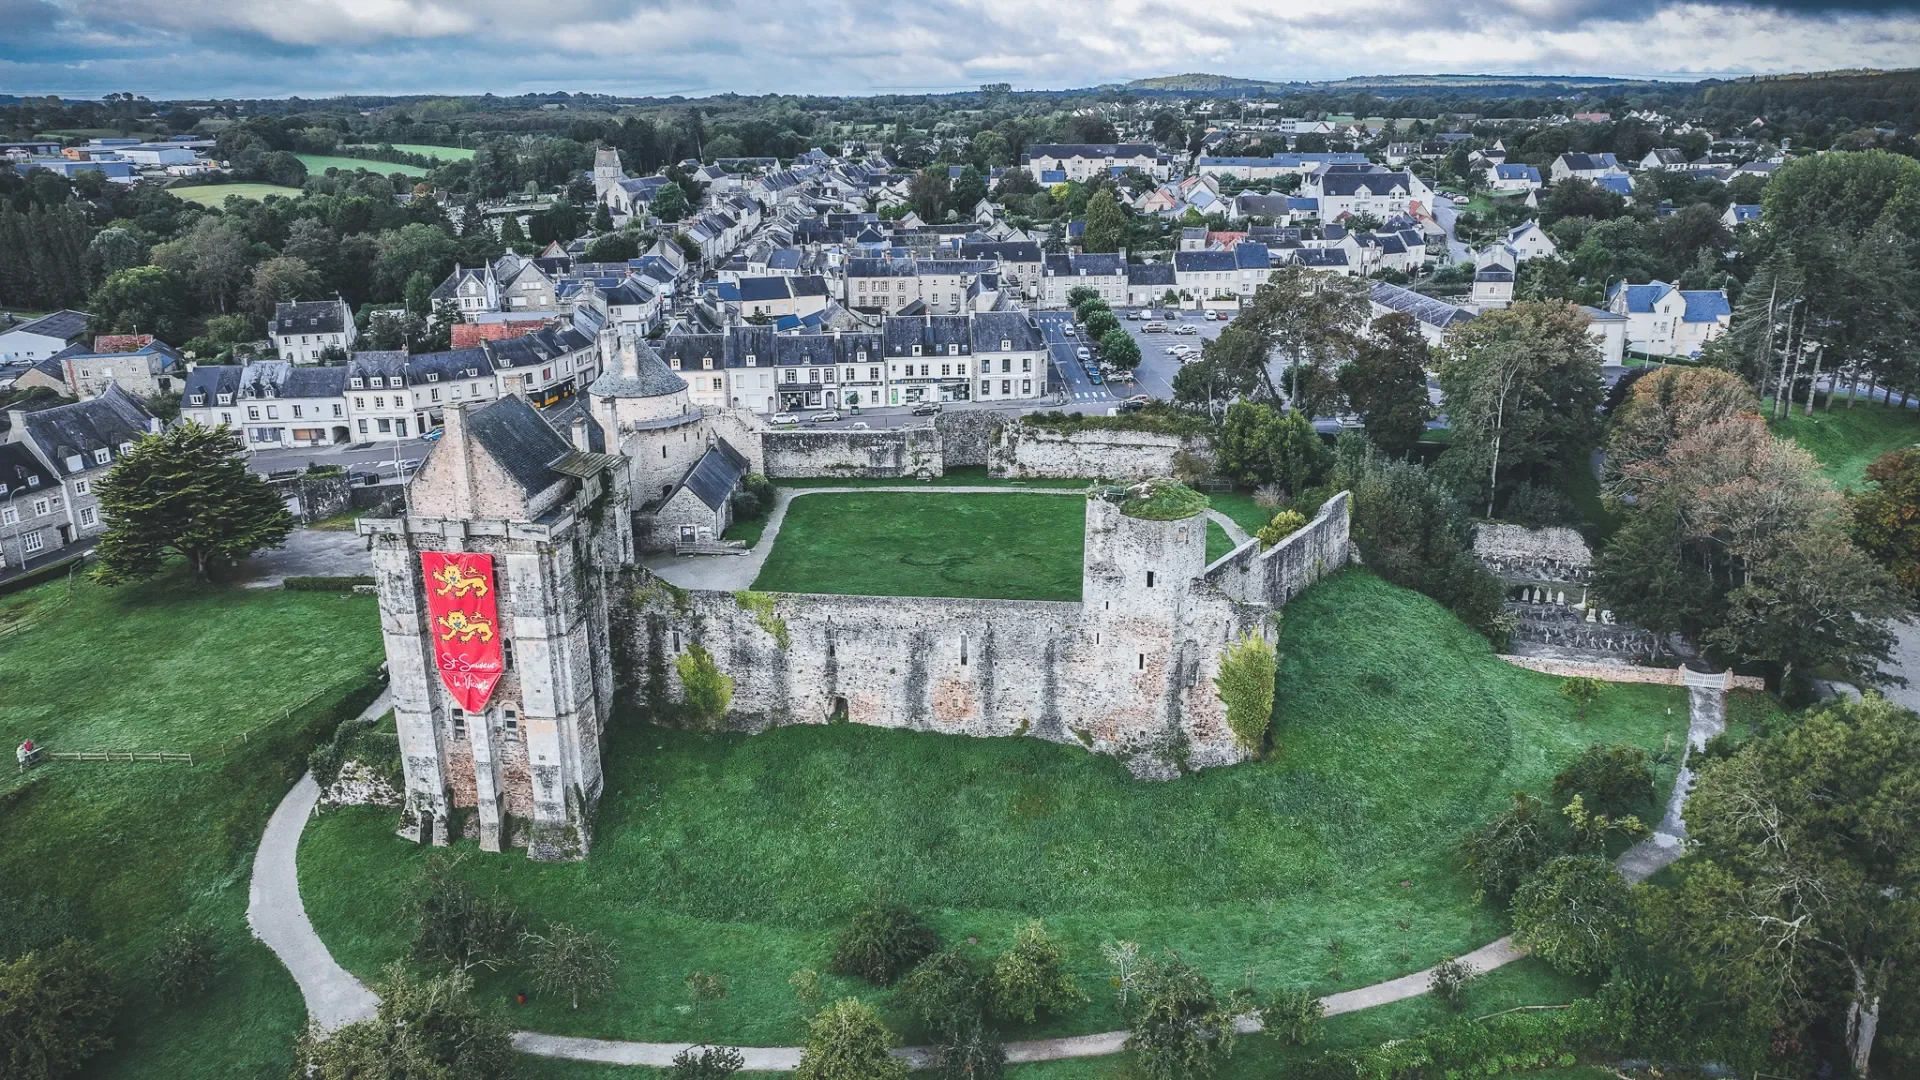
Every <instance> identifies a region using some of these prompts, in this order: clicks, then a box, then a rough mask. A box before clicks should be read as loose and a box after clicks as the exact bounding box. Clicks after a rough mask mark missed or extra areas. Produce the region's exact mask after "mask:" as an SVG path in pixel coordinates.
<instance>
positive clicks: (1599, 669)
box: [1500, 654, 1767, 690]
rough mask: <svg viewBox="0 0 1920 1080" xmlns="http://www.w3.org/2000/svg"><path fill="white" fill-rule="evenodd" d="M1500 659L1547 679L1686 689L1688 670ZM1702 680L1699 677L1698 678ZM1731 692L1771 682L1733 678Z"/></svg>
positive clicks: (1540, 658) (1539, 658)
mask: <svg viewBox="0 0 1920 1080" xmlns="http://www.w3.org/2000/svg"><path fill="white" fill-rule="evenodd" d="M1500 659H1502V660H1505V661H1506V662H1507V663H1509V664H1512V665H1513V666H1515V667H1523V668H1526V669H1527V670H1528V671H1538V672H1541V673H1543V674H1547V675H1563V676H1567V677H1569V678H1571V677H1573V676H1576V675H1580V676H1585V677H1587V678H1590V679H1600V680H1602V681H1605V682H1615V683H1654V684H1657V685H1660V686H1685V685H1687V683H1686V669H1684V668H1656V667H1628V666H1626V665H1624V664H1596V663H1592V662H1589V661H1584V660H1555V659H1552V658H1550V657H1545V656H1512V655H1508V654H1500ZM1695 677H1696V678H1698V677H1699V676H1695ZM1727 688H1728V689H1730V690H1765V689H1766V688H1767V681H1766V680H1765V679H1762V678H1758V677H1756V676H1752V675H1732V676H1729V677H1728V681H1727Z"/></svg>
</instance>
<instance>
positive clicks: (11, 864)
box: [0, 574, 381, 1080]
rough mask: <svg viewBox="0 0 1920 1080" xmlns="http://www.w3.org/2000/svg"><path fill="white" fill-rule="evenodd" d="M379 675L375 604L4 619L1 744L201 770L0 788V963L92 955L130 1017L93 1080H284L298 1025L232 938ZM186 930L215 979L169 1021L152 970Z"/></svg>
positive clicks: (75, 776)
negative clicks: (339, 711)
mask: <svg viewBox="0 0 1920 1080" xmlns="http://www.w3.org/2000/svg"><path fill="white" fill-rule="evenodd" d="M380 655H381V649H380V636H379V633H378V619H377V616H376V615H375V610H374V602H373V599H372V598H371V597H364V596H363V597H339V596H332V595H326V594H321V593H290V592H281V591H279V590H244V589H223V588H207V587H195V586H193V585H191V584H189V583H187V582H185V581H184V580H182V579H181V578H180V577H178V576H168V577H166V578H164V579H162V580H160V581H157V582H154V583H152V584H150V585H146V586H138V587H128V588H123V589H117V590H110V589H106V588H103V587H101V586H97V585H93V584H91V583H89V582H88V581H87V580H86V579H85V577H84V574H83V575H81V576H80V577H77V578H76V579H75V580H74V584H73V585H72V587H71V591H69V585H68V583H67V582H66V581H59V582H53V583H49V584H46V585H41V586H39V587H36V588H33V589H29V590H26V591H24V592H21V593H17V594H14V595H12V596H8V597H5V598H0V741H4V742H5V743H6V744H7V745H9V746H12V745H15V744H17V743H18V742H20V740H22V739H24V738H32V739H34V740H35V741H36V742H38V743H40V744H42V745H45V746H48V747H50V748H51V749H53V750H56V751H58V750H99V749H130V750H177V751H192V752H194V753H195V754H196V755H208V756H197V757H196V761H195V763H194V764H192V765H187V764H184V763H147V762H140V763H122V762H115V763H111V764H106V763H72V762H54V763H52V764H49V765H46V766H43V767H41V768H39V769H36V770H34V771H33V772H32V773H29V774H28V775H27V776H26V777H25V778H20V777H17V776H15V775H13V773H12V770H7V771H6V773H4V774H0V954H4V955H11V954H12V953H13V952H15V951H18V950H20V949H22V948H24V947H28V946H31V945H33V944H35V943H36V942H37V941H40V940H43V939H45V938H47V937H58V936H60V935H64V934H71V935H73V936H76V937H79V938H82V939H84V940H87V941H90V942H93V943H94V944H96V945H97V946H98V947H99V948H100V950H101V951H102V953H103V955H104V956H105V958H106V959H107V961H108V963H109V965H110V966H111V967H112V968H113V970H114V972H115V976H116V979H117V985H118V989H119V991H120V993H121V996H122V998H123V1000H124V1002H125V1005H124V1008H123V1010H122V1013H121V1018H120V1021H119V1023H118V1024H117V1026H116V1030H115V1033H114V1040H115V1048H114V1050H113V1051H112V1052H111V1053H109V1054H107V1055H105V1056H104V1057H102V1058H100V1059H98V1060H97V1061H96V1063H95V1064H93V1065H91V1066H90V1067H89V1069H88V1072H87V1075H89V1076H100V1077H130V1078H131V1077H153V1076H194V1077H232V1078H235V1080H242V1078H252V1077H268V1076H280V1075H284V1073H285V1071H286V1069H287V1067H288V1064H289V1062H290V1061H291V1057H292V1038H293V1036H294V1034H295V1033H296V1032H297V1031H298V1030H299V1029H300V1027H301V1026H302V1025H303V1024H304V1023H305V1009H304V1007H303V1005H302V1003H301V1000H300V993H299V990H298V989H297V988H296V987H295V986H294V983H293V980H292V978H291V977H289V976H288V975H287V973H286V970H285V969H284V968H283V967H281V965H280V962H279V961H278V960H277V959H275V958H274V956H273V954H272V953H270V952H269V951H268V950H267V948H266V947H265V946H264V945H261V944H260V943H259V942H257V941H255V940H254V939H253V938H252V936H251V935H250V934H249V933H248V931H247V928H246V919H245V911H246V904H247V881H248V877H249V875H250V873H251V870H252V853H253V849H254V845H255V844H256V843H257V842H258V840H259V836H260V830H261V829H262V828H263V827H264V826H265V824H266V819H267V816H268V814H270V813H271V812H272V810H273V807H274V806H275V805H276V804H277V803H278V802H279V801H280V798H281V796H283V795H284V794H285V793H286V791H287V788H288V787H289V786H291V784H292V782H293V780H294V779H295V778H297V777H298V776H299V774H300V771H301V770H303V769H304V767H305V765H304V763H305V755H306V751H307V749H308V748H309V747H310V746H311V745H312V740H313V738H314V737H316V735H317V734H319V733H320V732H322V731H330V726H329V717H330V714H332V713H333V711H334V706H335V705H336V704H337V703H340V702H341V701H342V699H343V698H344V699H346V700H345V703H344V705H342V706H341V707H342V708H353V709H357V708H358V707H359V704H360V703H361V702H363V701H364V700H365V696H366V695H365V691H364V689H363V688H364V687H365V686H366V682H367V678H368V674H369V671H370V667H371V665H373V664H375V663H377V662H378V661H379V659H380ZM243 732H244V733H245V737H244V739H240V738H236V737H238V736H241V735H242V733H243ZM223 744H226V745H227V748H226V749H225V750H224V751H221V750H220V748H221V746H222V745H223ZM182 920H185V921H190V922H194V923H202V924H207V925H210V926H211V927H212V928H213V930H214V934H215V940H216V943H217V949H218V953H219V975H218V977H217V979H216V981H215V982H214V984H213V986H212V988H211V989H210V990H209V991H207V992H206V993H205V994H203V995H199V996H197V997H194V998H192V999H189V1000H165V999H162V998H161V997H160V995H159V994H158V992H157V991H156V990H155V989H154V988H153V984H152V981H151V980H152V971H151V968H150V958H151V957H152V955H153V953H154V950H155V949H156V948H157V946H158V945H159V943H160V941H161V939H162V936H163V934H164V932H165V930H166V928H167V927H168V926H170V925H171V924H173V923H175V922H176V921H182Z"/></svg>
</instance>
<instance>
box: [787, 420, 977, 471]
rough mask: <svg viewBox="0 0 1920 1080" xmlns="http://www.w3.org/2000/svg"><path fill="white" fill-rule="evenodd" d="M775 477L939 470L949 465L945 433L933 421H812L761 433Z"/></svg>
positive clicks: (943, 469)
mask: <svg viewBox="0 0 1920 1080" xmlns="http://www.w3.org/2000/svg"><path fill="white" fill-rule="evenodd" d="M761 448H762V451H763V454H764V456H765V471H766V475H768V476H769V477H774V478H780V477H790V478H793V477H809V476H872V477H885V478H894V477H910V476H920V475H927V476H939V475H941V474H942V473H943V472H945V470H946V466H945V464H944V459H943V457H942V454H941V445H940V436H939V434H938V433H937V432H936V431H935V430H934V429H933V428H932V427H931V426H928V425H918V426H914V427H904V428H885V429H881V430H877V431H856V430H853V429H850V428H844V427H839V428H829V427H824V426H822V427H811V428H806V429H802V430H798V431H768V432H765V433H764V434H762V435H761Z"/></svg>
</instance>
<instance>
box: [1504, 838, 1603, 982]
mask: <svg viewBox="0 0 1920 1080" xmlns="http://www.w3.org/2000/svg"><path fill="white" fill-rule="evenodd" d="M1631 899H1632V895H1631V893H1630V892H1629V890H1628V888H1627V883H1626V881H1624V880H1623V879H1622V878H1621V877H1620V874H1619V873H1618V872H1617V871H1616V870H1614V868H1613V864H1612V863H1610V862H1608V861H1607V860H1606V859H1605V858H1604V857H1602V856H1599V855H1562V856H1560V857H1559V858H1556V859H1552V860H1550V861H1548V863H1547V864H1546V865H1545V866H1542V867H1541V868H1540V870H1539V872H1537V873H1535V874H1534V875H1533V876H1532V877H1530V878H1528V879H1527V880H1526V881H1525V882H1524V883H1523V884H1521V886H1520V888H1519V890H1518V891H1516V892H1515V893H1514V894H1513V940H1514V941H1515V943H1517V944H1519V945H1522V946H1524V947H1526V948H1527V949H1529V950H1531V951H1532V952H1533V954H1534V955H1535V956H1538V957H1539V958H1540V959H1542V960H1545V961H1546V962H1547V963H1549V964H1551V965H1553V967H1554V968H1555V969H1557V970H1560V971H1565V972H1568V973H1570V974H1575V975H1580V974H1593V973H1597V972H1601V971H1604V970H1606V968H1607V965H1608V964H1609V963H1611V962H1612V961H1613V959H1614V958H1615V957H1616V956H1617V955H1618V954H1619V952H1620V950H1621V949H1622V948H1623V947H1624V946H1625V943H1626V938H1627V934H1628V931H1629V926H1630V918H1629V916H1630V904H1631Z"/></svg>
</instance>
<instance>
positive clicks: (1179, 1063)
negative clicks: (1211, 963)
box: [1126, 952, 1235, 1080]
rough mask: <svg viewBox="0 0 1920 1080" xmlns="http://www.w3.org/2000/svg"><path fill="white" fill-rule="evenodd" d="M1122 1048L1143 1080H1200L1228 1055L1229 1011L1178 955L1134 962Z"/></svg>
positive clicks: (1230, 1043)
mask: <svg viewBox="0 0 1920 1080" xmlns="http://www.w3.org/2000/svg"><path fill="white" fill-rule="evenodd" d="M1135 984H1136V994H1137V996H1136V997H1135V998H1134V1000H1133V1007H1132V1008H1131V1009H1130V1010H1129V1016H1128V1028H1129V1030H1128V1032H1127V1044H1126V1047H1127V1049H1128V1050H1129V1051H1131V1052H1132V1053H1133V1054H1134V1059H1135V1063H1136V1065H1137V1066H1138V1068H1139V1071H1140V1075H1142V1076H1143V1077H1146V1078H1147V1080H1204V1078H1205V1077H1208V1076H1212V1075H1213V1073H1214V1070H1215V1069H1217V1068H1219V1066H1220V1063H1221V1062H1222V1061H1225V1060H1226V1059H1227V1058H1228V1057H1230V1056H1231V1055H1232V1054H1233V1044H1234V1038H1235V1034H1234V1030H1233V1014H1232V1010H1231V1009H1229V1008H1228V1007H1227V1006H1226V1005H1224V1004H1223V1003H1222V1002H1221V1001H1220V999H1219V998H1218V997H1217V996H1215V994H1214V992H1213V984H1212V983H1211V982H1208V981H1207V977H1206V976H1205V975H1202V974H1200V971H1199V969H1197V968H1195V967H1194V966H1193V965H1192V964H1190V963H1188V962H1187V961H1186V960H1185V959H1183V958H1182V957H1181V956H1180V954H1179V953H1176V952H1169V953H1167V954H1165V955H1164V956H1161V957H1158V958H1148V959H1146V960H1143V961H1141V962H1140V969H1139V974H1138V975H1137V977H1136V979H1135Z"/></svg>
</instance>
